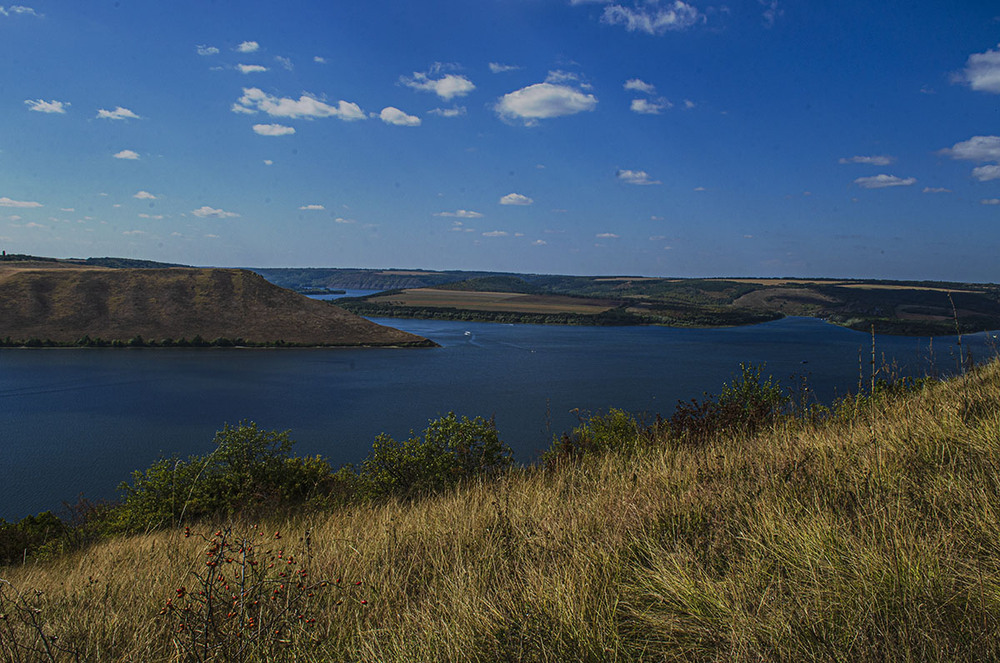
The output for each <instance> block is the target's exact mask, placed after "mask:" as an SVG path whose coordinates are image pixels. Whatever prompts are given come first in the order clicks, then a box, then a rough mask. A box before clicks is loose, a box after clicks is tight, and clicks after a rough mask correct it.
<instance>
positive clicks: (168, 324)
mask: <svg viewBox="0 0 1000 663" xmlns="http://www.w3.org/2000/svg"><path fill="white" fill-rule="evenodd" d="M0 340H2V341H3V344H4V345H7V346H10V345H95V344H96V345H104V344H113V345H121V344H130V345H166V346H169V345H177V344H179V345H222V346H229V345H272V346H274V345H277V346H324V347H325V346H356V347H362V346H363V347H368V346H381V347H393V346H398V347H427V346H433V345H434V343H433V342H432V341H429V340H427V339H425V338H422V337H420V336H416V335H414V334H409V333H407V332H403V331H400V330H397V329H393V328H391V327H386V326H383V325H378V324H375V323H373V322H369V321H368V320H365V319H364V318H362V317H360V316H358V315H355V314H353V313H349V312H347V311H345V310H343V309H341V308H339V307H336V306H332V305H330V304H328V303H326V302H321V301H317V300H314V299H310V298H308V297H305V296H304V295H301V294H298V293H295V292H292V291H290V290H286V289H284V288H281V287H278V286H276V285H273V284H272V283H269V282H268V281H266V280H265V279H264V278H263V277H261V276H259V275H258V274H255V273H253V272H250V271H247V270H242V269H211V268H193V267H165V268H128V267H126V268H117V267H107V266H103V265H101V264H94V263H93V262H90V263H88V262H87V261H72V260H67V261H54V260H5V261H0Z"/></svg>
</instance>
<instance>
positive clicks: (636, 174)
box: [615, 170, 660, 185]
mask: <svg viewBox="0 0 1000 663" xmlns="http://www.w3.org/2000/svg"><path fill="white" fill-rule="evenodd" d="M615 177H617V178H618V179H619V180H621V181H622V182H625V183H626V184H639V185H645V184H660V181H659V180H651V179H649V173H647V172H646V171H644V170H619V171H618V172H617V173H615Z"/></svg>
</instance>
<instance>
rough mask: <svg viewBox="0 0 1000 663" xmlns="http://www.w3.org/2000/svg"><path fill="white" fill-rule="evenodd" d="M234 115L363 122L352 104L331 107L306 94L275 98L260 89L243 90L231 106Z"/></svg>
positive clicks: (359, 110)
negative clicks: (249, 114) (260, 113)
mask: <svg viewBox="0 0 1000 663" xmlns="http://www.w3.org/2000/svg"><path fill="white" fill-rule="evenodd" d="M232 111H233V112H234V113H256V112H257V111H263V112H264V113H267V114H268V115H270V116H271V117H292V118H297V117H336V118H338V119H341V120H363V119H364V118H365V113H364V111H362V110H361V108H360V107H359V106H358V105H357V104H354V103H350V102H347V101H340V102H338V104H337V105H336V106H331V105H330V104H327V103H325V102H323V101H320V100H319V99H317V98H315V97H312V96H310V95H308V94H303V95H302V96H301V97H299V98H298V99H290V98H288V97H275V96H272V95H270V94H267V93H266V92H264V91H263V90H261V89H260V88H255V87H249V88H243V96H242V97H240V98H239V99H238V100H237V102H236V103H235V104H233V107H232Z"/></svg>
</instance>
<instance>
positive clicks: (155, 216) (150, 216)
mask: <svg viewBox="0 0 1000 663" xmlns="http://www.w3.org/2000/svg"><path fill="white" fill-rule="evenodd" d="M139 218H140V219H154V220H159V219H163V218H166V217H164V216H163V215H162V214H139Z"/></svg>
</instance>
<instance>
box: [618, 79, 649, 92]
mask: <svg viewBox="0 0 1000 663" xmlns="http://www.w3.org/2000/svg"><path fill="white" fill-rule="evenodd" d="M625 89H626V90H631V91H633V92H643V93H645V94H656V87H655V86H653V85H651V84H649V83H647V82H646V81H644V80H642V79H639V78H630V79H628V80H627V81H625Z"/></svg>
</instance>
